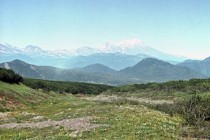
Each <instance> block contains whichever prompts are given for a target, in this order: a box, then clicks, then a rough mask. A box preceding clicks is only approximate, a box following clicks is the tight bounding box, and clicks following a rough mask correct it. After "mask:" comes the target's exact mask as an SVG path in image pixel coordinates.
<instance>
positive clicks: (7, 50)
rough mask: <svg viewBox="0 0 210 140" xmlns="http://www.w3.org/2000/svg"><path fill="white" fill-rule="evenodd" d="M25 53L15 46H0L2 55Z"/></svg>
mask: <svg viewBox="0 0 210 140" xmlns="http://www.w3.org/2000/svg"><path fill="white" fill-rule="evenodd" d="M20 53H23V51H22V50H21V49H19V48H17V47H15V46H12V45H9V44H0V54H1V55H3V54H8V55H9V54H20Z"/></svg>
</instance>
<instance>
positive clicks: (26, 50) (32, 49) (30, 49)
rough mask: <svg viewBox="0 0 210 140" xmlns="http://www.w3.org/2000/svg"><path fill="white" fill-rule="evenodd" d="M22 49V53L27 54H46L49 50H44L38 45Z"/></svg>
mask: <svg viewBox="0 0 210 140" xmlns="http://www.w3.org/2000/svg"><path fill="white" fill-rule="evenodd" d="M22 50H23V52H24V53H26V54H29V55H48V54H49V51H45V50H43V49H41V48H40V47H38V46H32V45H29V46H26V47H25V48H23V49H22Z"/></svg>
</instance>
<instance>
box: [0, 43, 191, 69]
mask: <svg viewBox="0 0 210 140" xmlns="http://www.w3.org/2000/svg"><path fill="white" fill-rule="evenodd" d="M0 55H1V56H0V63H2V62H8V61H12V60H15V59H19V60H22V61H24V62H27V63H30V64H34V65H48V66H54V67H59V68H65V69H69V68H75V67H85V66H87V65H90V64H96V63H100V64H102V65H106V66H108V67H110V68H112V69H115V70H120V69H123V68H126V67H128V66H133V65H135V64H136V63H138V62H139V61H141V60H143V59H145V58H157V59H160V60H163V61H167V62H170V63H173V64H177V63H180V62H183V61H184V60H186V59H187V58H185V57H180V56H174V55H170V54H166V53H163V52H161V51H159V50H156V49H154V48H151V47H149V46H146V45H145V44H143V43H142V42H141V41H139V40H127V41H122V42H119V43H115V44H113V43H106V44H105V45H104V46H102V47H100V48H91V47H87V46H86V47H82V48H77V49H72V50H55V51H47V50H43V49H41V48H40V47H38V46H32V45H30V46H27V47H25V48H22V49H20V48H17V47H14V46H12V45H8V44H4V45H3V44H0Z"/></svg>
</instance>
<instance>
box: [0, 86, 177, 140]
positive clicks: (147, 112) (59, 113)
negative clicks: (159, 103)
mask: <svg viewBox="0 0 210 140" xmlns="http://www.w3.org/2000/svg"><path fill="white" fill-rule="evenodd" d="M0 94H1V113H0V124H1V125H0V139H30V138H33V139H75V138H76V139H101V138H103V139H119V140H121V139H155V138H159V139H178V138H179V137H180V136H179V132H180V124H181V119H180V118H179V117H170V116H169V115H167V114H165V113H161V112H159V111H154V110H151V109H148V108H146V107H144V106H142V105H140V104H136V105H134V104H133V105H132V104H128V103H125V104H123V103H120V102H115V103H106V102H99V101H96V102H95V101H91V100H87V99H86V97H85V98H84V97H79V96H73V95H71V94H56V93H54V92H47V93H43V92H42V91H41V90H33V89H31V88H29V87H27V86H25V85H23V84H19V85H17V84H7V83H3V82H0Z"/></svg>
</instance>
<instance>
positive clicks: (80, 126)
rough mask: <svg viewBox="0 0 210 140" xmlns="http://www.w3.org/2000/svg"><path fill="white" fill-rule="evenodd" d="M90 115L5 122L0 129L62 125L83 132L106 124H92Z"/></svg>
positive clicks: (56, 126)
mask: <svg viewBox="0 0 210 140" xmlns="http://www.w3.org/2000/svg"><path fill="white" fill-rule="evenodd" d="M91 119H92V118H91V117H85V118H75V119H64V120H61V121H53V120H48V121H42V122H26V123H7V124H2V125H0V129H14V128H16V129H20V128H44V127H50V126H51V127H54V128H59V127H60V126H61V127H64V129H67V130H75V132H83V131H87V130H90V129H94V128H97V127H100V126H108V125H105V124H92V123H91V122H90V120H91Z"/></svg>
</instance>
